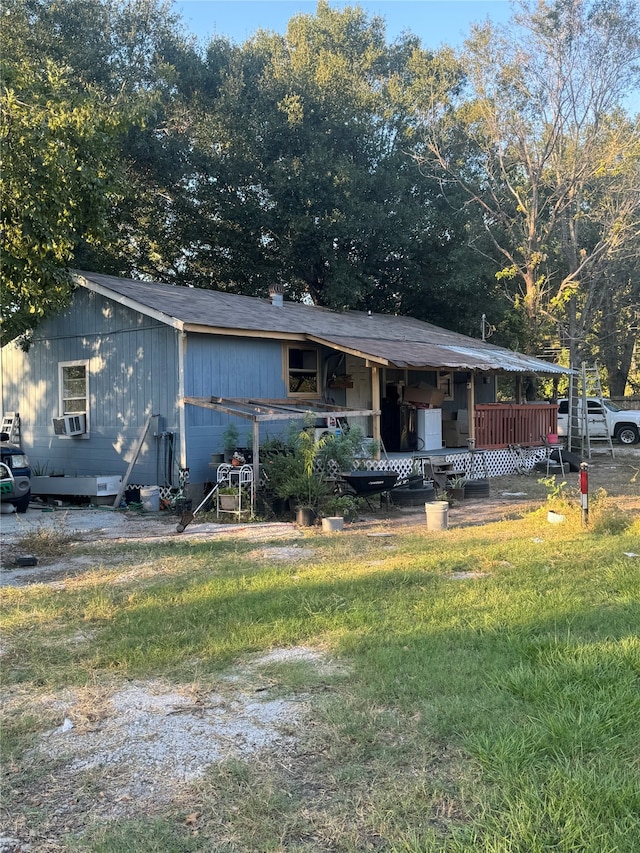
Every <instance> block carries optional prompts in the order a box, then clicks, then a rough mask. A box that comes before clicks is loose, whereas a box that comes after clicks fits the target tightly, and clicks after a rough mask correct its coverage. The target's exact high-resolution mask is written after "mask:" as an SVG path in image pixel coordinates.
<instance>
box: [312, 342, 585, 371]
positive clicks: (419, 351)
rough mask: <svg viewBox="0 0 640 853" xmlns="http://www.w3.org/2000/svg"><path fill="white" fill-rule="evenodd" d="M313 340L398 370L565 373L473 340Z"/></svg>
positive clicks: (530, 358) (545, 363)
mask: <svg viewBox="0 0 640 853" xmlns="http://www.w3.org/2000/svg"><path fill="white" fill-rule="evenodd" d="M458 337H459V338H462V337H463V336H462V335H459V336H458ZM313 339H314V340H316V341H317V342H322V343H325V344H326V345H327V346H331V347H334V348H335V349H339V350H342V351H344V352H350V353H353V354H357V355H361V356H362V357H363V358H366V359H369V360H370V361H376V362H378V363H379V364H381V365H391V366H394V367H400V368H404V367H408V368H435V369H437V368H441V367H446V368H450V369H452V370H454V369H455V370H482V371H486V372H505V373H541V374H563V373H568V372H569V370H568V369H567V368H565V367H560V366H559V365H557V364H551V362H547V361H543V360H542V359H539V358H534V357H533V356H528V355H524V354H523V353H519V352H514V351H513V350H508V349H504V348H502V347H496V346H491V345H487V344H485V343H484V342H483V341H478V342H477V345H474V343H475V342H474V340H473V338H467V339H466V341H468V343H465V345H456V344H453V343H451V344H443V343H440V344H438V343H426V342H424V341H415V340H406V341H388V340H372V339H370V338H345V337H339V336H334V335H323V336H322V337H320V336H314V338H313ZM489 346H490V349H489Z"/></svg>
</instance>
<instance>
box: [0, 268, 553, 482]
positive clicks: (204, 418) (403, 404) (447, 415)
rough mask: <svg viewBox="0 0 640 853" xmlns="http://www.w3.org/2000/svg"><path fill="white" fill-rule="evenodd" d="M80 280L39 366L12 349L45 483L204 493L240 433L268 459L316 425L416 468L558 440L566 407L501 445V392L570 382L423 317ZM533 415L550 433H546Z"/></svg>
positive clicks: (24, 432)
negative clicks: (102, 480)
mask: <svg viewBox="0 0 640 853" xmlns="http://www.w3.org/2000/svg"><path fill="white" fill-rule="evenodd" d="M74 280H75V288H74V292H73V296H72V300H71V302H70V304H69V306H68V307H67V308H66V309H65V310H64V311H62V312H61V313H60V314H58V315H57V316H52V317H50V318H48V319H47V320H45V321H44V322H43V323H42V324H41V325H40V326H39V327H38V328H37V330H36V331H35V334H34V336H33V341H32V343H31V346H30V347H29V349H28V350H27V351H24V350H23V349H22V348H21V347H20V346H19V345H18V343H17V342H13V343H10V344H8V345H6V346H5V347H3V349H2V408H3V413H6V412H15V413H19V416H20V428H21V441H22V444H23V446H24V448H25V450H26V452H27V453H28V454H29V456H30V458H31V461H32V465H33V466H34V469H35V471H36V473H39V474H41V475H42V474H46V475H49V476H50V475H60V474H64V475H65V476H75V477H84V476H102V477H125V476H126V479H127V481H128V482H130V483H131V484H136V485H138V486H139V485H148V484H154V485H156V484H157V485H159V486H161V487H165V488H169V487H174V488H175V487H176V486H177V485H178V484H179V483H180V484H181V485H184V484H185V483H186V482H188V483H190V484H191V486H192V487H195V485H198V486H201V485H202V484H204V483H207V482H209V481H210V480H211V479H212V474H211V467H212V466H211V460H212V454H216V453H220V452H222V451H223V442H224V433H225V430H226V428H227V427H228V426H229V423H230V421H233V422H234V423H235V424H236V425H237V427H238V430H239V433H240V438H239V442H238V443H239V445H240V446H243V447H247V446H251V445H253V447H254V450H255V449H256V444H259V442H260V441H264V439H265V438H268V437H271V436H274V435H277V433H278V432H279V431H280V430H282V429H283V426H284V424H285V423H286V420H287V419H290V418H293V417H300V416H301V413H303V412H305V411H307V410H310V411H312V412H314V413H315V416H316V417H317V419H318V420H317V422H316V427H317V428H318V429H319V430H321V431H326V430H331V429H333V428H335V423H336V422H335V419H336V418H346V419H347V422H349V423H357V424H358V425H359V426H361V427H362V428H363V430H364V433H365V435H368V436H371V437H372V438H374V439H378V440H379V442H378V443H379V444H380V446H382V448H383V453H384V454H385V455H388V456H393V455H397V456H403V457H405V458H408V459H411V456H412V455H413V454H415V453H421V452H427V451H429V450H436V449H439V450H442V448H443V446H446V447H463V448H465V447H467V442H468V440H469V439H471V441H472V442H473V440H474V439H475V443H476V446H477V447H487V448H494V449H499V448H504V447H506V445H507V443H510V442H511V441H515V442H519V443H522V444H526V443H529V444H531V443H536V441H537V440H538V439H539V438H540V434H539V433H540V432H542V431H544V430H546V429H549V430H550V431H553V425H554V424H555V420H554V419H555V416H556V408H555V407H554V406H549V404H546V408H545V404H540V405H539V406H537V407H536V406H533V407H530V408H529V409H528V410H527V416H528V418H527V424H529V425H528V426H527V429H528V430H529V433H528V436H527V435H523V434H521V431H520V432H518V431H517V430H518V429H519V427H517V425H516V432H513V429H514V427H513V423H514V422H516V421H518V422H519V416H517V417H516V418H515V421H514V416H513V411H512V410H511V414H510V423H511V424H512V426H511V427H510V429H511V430H512V432H511V433H510V434H509V436H506V435H498V436H497V435H496V434H495V428H494V427H495V423H494V421H495V419H496V414H495V413H496V412H499V413H502V414H501V415H500V417H501V418H502V421H503V423H504V417H503V416H504V412H505V408H504V406H499V405H498V404H496V403H495V400H496V377H497V376H498V375H500V374H510V375H513V376H514V377H525V376H528V375H536V374H538V375H556V376H560V375H562V373H564V372H566V369H564V368H561V367H559V366H557V365H554V364H551V363H549V362H546V361H542V360H540V359H536V358H532V357H530V356H526V355H523V354H521V353H516V352H513V351H511V350H508V349H504V348H501V347H496V346H493V345H492V344H489V343H487V342H485V341H481V340H476V339H474V338H470V337H467V336H464V335H460V334H457V333H455V332H451V331H448V330H446V329H442V328H438V327H436V326H433V325H430V324H428V323H424V322H422V321H419V320H415V319H412V318H411V317H401V316H388V315H382V314H372V313H364V312H357V311H344V312H337V311H332V310H329V309H327V308H319V307H316V306H313V305H306V304H302V303H294V302H288V301H286V300H284V299H283V297H282V294H281V293H278V292H276V291H275V290H274V291H273V292H272V293H271V294H270V295H268V296H267V295H266V294H265V298H254V297H248V296H238V295H235V294H231V293H225V292H220V291H215V290H202V289H194V288H190V287H177V286H173V285H167V284H162V283H156V282H144V281H132V280H128V279H123V278H117V277H114V276H109V275H101V274H97V273H90V272H77V273H74ZM496 407H497V408H496ZM516 408H519V409H525V408H526V405H523V406H520V407H517V406H516ZM512 409H513V407H512ZM534 409H536V410H537V409H539V410H541V412H542V415H541V417H542V420H541V421H540V420H536V421H535V423H534V425H533V426H531V424H530V423H529V421H530V416H531V412H533V411H534ZM494 410H495V411H494ZM436 411H437V415H436V414H434V412H436ZM520 420H521V419H520ZM507 438H508V439H509V441H507ZM527 439H528V441H527ZM254 457H257V453H254ZM256 464H257V462H256Z"/></svg>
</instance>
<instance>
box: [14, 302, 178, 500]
mask: <svg viewBox="0 0 640 853" xmlns="http://www.w3.org/2000/svg"><path fill="white" fill-rule="evenodd" d="M177 346H178V335H177V333H176V331H175V330H174V329H172V328H169V327H168V326H165V325H163V324H161V323H159V322H157V321H155V320H152V319H150V318H149V317H146V316H144V315H143V314H139V313H137V312H135V311H132V310H131V309H129V308H126V307H125V306H122V305H119V304H118V303H116V302H113V301H112V300H108V299H105V298H103V297H102V296H99V295H97V294H94V293H91V292H89V291H87V290H84V289H78V290H77V291H76V292H75V294H74V297H73V304H72V306H70V307H69V308H68V309H67V310H66V311H64V312H63V313H62V314H60V315H58V316H57V317H55V318H51V319H49V320H47V321H45V322H44V323H43V324H42V325H41V326H40V327H39V328H38V329H37V330H36V333H35V335H34V341H33V344H32V346H31V348H30V350H29V352H28V353H24V352H22V351H21V350H20V349H19V348H18V347H17V346H15V345H14V344H9V345H7V346H6V347H4V348H3V350H2V373H3V391H2V408H3V412H6V411H19V412H20V418H21V425H22V438H23V445H24V447H25V450H26V451H27V452H28V454H29V456H30V459H31V462H32V464H33V465H34V466H36V467H37V468H39V469H40V470H42V469H44V467H45V466H47V471H46V473H52V472H55V473H64V474H66V475H68V476H75V475H96V474H99V475H120V476H124V474H125V473H126V470H127V467H128V465H129V462H130V460H131V459H132V457H133V453H134V450H135V447H136V445H137V443H138V440H139V437H140V434H141V432H142V429H143V427H144V424H145V421H146V418H147V416H148V415H150V414H159V415H161V416H162V419H163V420H162V421H161V423H162V427H161V428H162V429H164V430H172V431H174V432H177V431H178V355H177ZM85 359H86V360H88V362H89V395H90V400H89V413H88V414H89V424H90V432H89V434H88V436H87V437H78V438H60V437H58V436H55V435H54V431H53V426H52V423H51V418H52V417H55V416H57V415H59V414H60V412H59V404H58V391H59V389H58V364H59V362H61V361H76V360H85ZM150 433H151V430H150ZM165 450H166V448H165V447H164V446H163V441H162V439H159V438H155V437H154V436H152V435H151V434H149V435H148V437H147V440H146V441H145V443H144V445H143V447H142V449H141V452H140V455H139V457H138V462H137V463H136V465H135V467H134V469H133V471H132V474H131V478H130V482H131V483H133V484H144V485H150V484H156V483H158V480H159V479H160V478H161V476H162V474H163V471H164V468H165V467H166V466H165V464H164V457H165Z"/></svg>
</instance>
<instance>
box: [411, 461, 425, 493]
mask: <svg viewBox="0 0 640 853" xmlns="http://www.w3.org/2000/svg"><path fill="white" fill-rule="evenodd" d="M423 484H424V478H423V474H422V462H421V461H420V460H419V459H414V460H413V464H412V465H411V473H410V474H409V476H408V477H407V485H408V486H409V488H410V489H421V488H422V486H423Z"/></svg>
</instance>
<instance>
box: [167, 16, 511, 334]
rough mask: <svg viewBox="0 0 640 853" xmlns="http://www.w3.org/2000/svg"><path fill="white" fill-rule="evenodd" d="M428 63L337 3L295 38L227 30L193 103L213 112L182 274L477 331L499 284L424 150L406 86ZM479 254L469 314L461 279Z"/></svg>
mask: <svg viewBox="0 0 640 853" xmlns="http://www.w3.org/2000/svg"><path fill="white" fill-rule="evenodd" d="M428 61H429V57H428V55H427V54H426V53H425V52H424V51H422V50H421V48H420V46H419V43H418V40H417V39H416V38H414V37H412V36H409V35H407V36H405V37H404V38H402V39H400V40H399V41H398V42H397V43H395V44H393V45H387V44H386V41H385V33H384V24H383V22H382V21H381V20H380V19H379V18H375V17H374V18H372V19H368V18H367V17H366V15H365V14H364V13H363V12H362V10H360V9H357V8H345V9H343V10H341V11H339V10H335V9H332V8H330V7H329V5H328V4H327V3H326V2H320V3H319V5H318V8H317V12H316V15H315V16H314V15H298V16H296V17H294V18H293V19H292V20H291V21H290V22H289V27H288V30H287V33H286V35H285V36H279V35H275V34H270V33H265V32H261V33H258V34H257V35H256V36H255V37H254V38H253V39H251V40H249V41H248V42H247V43H246V44H245V45H243V46H242V47H241V48H230V47H229V45H228V44H226V43H225V42H224V41H223V40H216V41H214V42H213V43H212V44H211V45H210V48H209V51H208V55H207V62H208V74H209V79H210V80H211V81H212V82H211V83H210V84H209V85H204V86H203V87H202V90H201V100H200V102H199V104H198V105H197V108H196V109H194V110H193V112H192V115H195V114H196V112H197V110H198V109H201V118H200V120H199V121H198V122H196V123H195V124H194V149H193V153H192V159H191V162H192V165H193V173H192V175H191V176H190V178H189V186H190V187H191V188H192V189H193V206H192V207H191V211H190V212H189V208H188V201H187V200H185V206H184V207H183V208H182V209H181V213H182V214H183V218H182V219H179V220H176V226H177V227H179V228H181V229H182V235H183V236H184V238H185V241H184V245H185V246H187V247H188V248H187V249H186V251H185V253H184V255H183V259H184V263H183V264H182V267H181V269H177V267H176V268H175V276H176V279H177V280H178V281H181V282H185V283H187V282H189V283H196V284H198V285H199V286H212V283H213V286H216V287H226V288H228V289H231V290H236V291H238V292H243V293H249V294H264V293H265V292H266V290H267V286H268V284H269V283H270V282H273V281H281V282H282V283H283V284H284V285H285V288H286V291H287V293H288V294H289V295H290V296H291V297H293V298H305V297H306V298H309V297H310V298H311V299H312V300H313V301H314V302H316V303H318V304H322V305H327V306H330V307H333V308H342V307H352V308H361V309H371V310H385V311H392V312H398V313H406V312H407V311H411V312H412V313H413V314H414V315H417V316H423V315H426V316H428V317H429V319H431V320H432V321H434V322H441V321H443V319H444V317H445V316H446V317H448V318H449V319H451V320H453V322H454V323H455V325H456V326H458V327H459V326H460V325H461V324H462V325H465V324H466V323H468V324H469V325H470V326H471V325H473V327H474V328H475V329H478V328H479V320H480V313H481V310H480V309H479V307H478V306H479V304H480V303H481V300H482V299H483V297H484V298H486V293H487V289H492V288H494V283H492V282H491V281H490V278H489V276H488V275H487V274H486V273H485V272H484V271H483V270H482V269H479V270H478V269H477V268H478V267H482V264H479V263H478V261H477V259H476V261H475V264H472V265H469V264H466V263H465V262H464V261H463V260H462V257H461V255H463V254H464V252H465V251H468V250H466V249H465V248H464V247H466V244H467V242H468V217H467V216H465V215H462V214H457V213H456V212H455V210H454V208H452V207H451V204H450V201H449V200H447V199H446V198H444V196H443V195H442V194H441V192H440V190H439V187H438V185H437V184H435V183H434V182H433V181H431V180H430V179H429V178H428V177H425V176H424V175H422V174H421V172H420V170H419V168H418V167H417V164H416V162H415V160H414V159H412V158H411V157H410V155H409V151H410V150H411V148H412V147H413V146H414V145H415V140H416V137H415V128H414V125H413V118H412V115H411V113H410V111H409V109H408V108H407V105H406V104H405V103H404V100H403V93H404V89H405V87H406V85H407V82H408V81H409V80H410V79H411V77H412V76H413V75H414V74H415V71H414V70H413V69H414V67H415V68H419V67H420V65H421V63H426V62H428ZM189 220H190V221H189ZM461 246H462V247H463V248H462V249H461ZM474 266H475V268H476V270H477V271H476V273H475V275H474V281H473V285H474V287H475V291H474V290H472V291H471V293H470V295H469V299H467V300H466V303H465V304H466V305H468V306H469V313H468V315H467V316H464V317H461V316H460V314H459V313H458V314H456V312H455V310H454V309H453V306H452V304H451V300H450V299H447V297H446V295H445V291H446V286H447V284H448V283H450V282H451V280H452V279H456V278H460V279H462V278H464V274H465V272H463V271H466V270H467V269H469V268H473V267H474ZM461 286H462V285H461ZM475 293H477V299H474V294H475ZM436 295H437V298H434V297H435V296H436ZM474 304H475V306H476V307H477V310H476V311H475V318H473V320H472V319H471V314H473V313H474V311H473V310H472V306H473V305H474ZM438 308H439V309H440V310H438Z"/></svg>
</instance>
